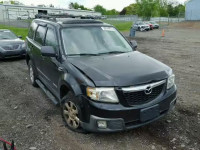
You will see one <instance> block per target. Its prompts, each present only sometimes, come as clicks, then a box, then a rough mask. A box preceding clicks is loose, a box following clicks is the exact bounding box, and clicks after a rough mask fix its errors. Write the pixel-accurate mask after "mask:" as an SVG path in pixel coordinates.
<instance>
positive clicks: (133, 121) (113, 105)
mask: <svg viewBox="0 0 200 150" xmlns="http://www.w3.org/2000/svg"><path fill="white" fill-rule="evenodd" d="M141 25H143V24H141ZM143 26H144V29H146V28H147V29H149V26H148V25H143ZM141 28H142V26H141ZM77 33H78V34H77ZM136 47H137V44H136V42H133V41H131V42H129V41H128V40H127V39H126V38H125V37H123V36H122V35H121V34H120V32H119V31H118V30H117V29H116V28H114V27H113V26H112V25H109V24H105V23H103V22H101V21H97V20H92V19H72V18H68V19H62V20H59V19H58V20H57V21H56V20H47V19H35V20H34V21H33V22H32V24H31V26H30V30H29V34H28V37H27V55H26V62H27V65H28V68H29V75H30V81H31V83H32V85H33V86H39V87H40V88H41V89H42V90H43V91H44V92H45V93H46V95H47V96H48V97H49V98H50V99H51V100H52V101H53V102H54V103H55V104H59V106H61V110H62V117H63V121H64V123H65V125H66V126H67V127H69V129H71V130H73V131H77V132H84V131H91V132H117V131H123V130H128V129H133V128H137V127H139V126H143V125H145V124H149V123H151V122H153V121H155V120H157V119H159V118H161V117H163V116H164V115H166V114H167V113H168V111H170V110H171V109H173V108H174V106H175V104H176V91H177V88H176V85H175V75H174V74H173V71H172V69H171V68H170V67H168V66H167V65H165V64H163V63H161V62H159V61H158V60H155V59H153V58H151V57H149V56H147V55H145V54H142V53H140V52H138V51H136Z"/></svg>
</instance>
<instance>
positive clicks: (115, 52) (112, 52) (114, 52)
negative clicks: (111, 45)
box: [99, 51, 127, 54]
mask: <svg viewBox="0 0 200 150" xmlns="http://www.w3.org/2000/svg"><path fill="white" fill-rule="evenodd" d="M119 53H127V52H123V51H111V52H104V53H99V54H119Z"/></svg>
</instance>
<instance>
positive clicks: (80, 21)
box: [35, 18, 112, 27]
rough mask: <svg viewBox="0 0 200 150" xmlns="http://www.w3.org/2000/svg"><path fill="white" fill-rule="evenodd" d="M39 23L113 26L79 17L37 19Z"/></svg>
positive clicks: (65, 25)
mask: <svg viewBox="0 0 200 150" xmlns="http://www.w3.org/2000/svg"><path fill="white" fill-rule="evenodd" d="M35 21H36V22H37V23H40V22H41V25H43V26H44V24H45V23H50V24H54V25H60V26H62V27H67V26H70V27H71V26H77V25H81V26H83V25H101V26H112V25H109V24H106V23H103V22H102V21H98V20H94V19H77V18H59V19H56V20H52V19H35Z"/></svg>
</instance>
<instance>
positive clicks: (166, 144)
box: [0, 29, 200, 150]
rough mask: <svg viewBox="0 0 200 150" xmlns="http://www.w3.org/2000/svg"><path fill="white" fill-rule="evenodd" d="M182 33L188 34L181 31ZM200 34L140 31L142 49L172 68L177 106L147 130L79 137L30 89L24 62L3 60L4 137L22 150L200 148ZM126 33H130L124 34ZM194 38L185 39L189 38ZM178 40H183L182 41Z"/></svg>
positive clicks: (0, 103)
mask: <svg viewBox="0 0 200 150" xmlns="http://www.w3.org/2000/svg"><path fill="white" fill-rule="evenodd" d="M181 31H183V32H181ZM198 33H199V31H198V30H190V29H187V30H186V29H168V30H167V31H166V37H164V38H161V31H160V30H154V31H152V32H146V33H139V32H137V33H136V35H137V38H136V40H137V41H138V51H140V52H143V53H145V54H147V55H149V56H152V57H154V58H155V59H158V60H160V61H161V62H163V63H165V64H167V65H169V66H171V67H172V68H173V70H174V73H175V74H176V84H177V87H178V101H177V106H176V108H175V109H174V111H172V112H171V113H169V114H168V115H167V116H165V117H164V118H162V119H160V120H158V121H157V122H154V123H152V124H149V125H147V126H144V127H141V128H138V129H134V130H130V131H126V132H120V133H112V134H79V133H74V132H72V131H70V130H68V129H67V128H66V127H64V126H63V122H62V118H61V116H60V109H59V107H56V106H54V105H53V104H52V103H51V101H49V100H48V98H47V97H46V96H45V94H44V93H43V92H42V91H41V89H39V88H34V87H32V86H31V84H30V81H29V79H28V69H27V66H26V63H25V60H23V59H14V60H7V61H1V62H0V137H2V138H4V139H7V140H12V139H13V140H15V142H16V146H17V148H18V149H20V150H28V149H29V148H30V147H36V148H37V149H38V150H46V149H48V150H55V149H56V150H68V149H70V150H76V149H97V150H106V149H108V150H110V149H113V150H114V149H122V150H124V149H127V150H128V149H136V150H142V149H145V150H148V149H157V150H167V149H177V150H188V149H191V150H199V149H200V143H199V141H200V136H199V135H200V109H199V108H200V77H199V76H200V70H199V66H200V61H199V58H200V53H199V47H200V43H199V39H200V38H199V35H200V34H198ZM125 34H126V33H125ZM188 36H189V37H190V39H189V40H188V39H186V38H185V37H188ZM177 37H178V38H177Z"/></svg>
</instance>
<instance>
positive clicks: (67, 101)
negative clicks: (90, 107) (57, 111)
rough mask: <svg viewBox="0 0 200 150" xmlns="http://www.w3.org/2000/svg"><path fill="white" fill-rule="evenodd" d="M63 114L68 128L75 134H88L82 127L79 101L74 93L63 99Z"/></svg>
mask: <svg viewBox="0 0 200 150" xmlns="http://www.w3.org/2000/svg"><path fill="white" fill-rule="evenodd" d="M61 114H62V118H63V121H64V124H65V126H66V127H68V128H69V129H70V130H72V131H75V132H80V133H86V131H85V130H84V129H83V128H82V127H81V121H80V116H81V109H80V105H79V99H78V98H77V97H76V96H75V95H74V94H73V93H72V92H69V93H68V94H67V95H66V96H65V97H64V98H63V99H62V104H61Z"/></svg>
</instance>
